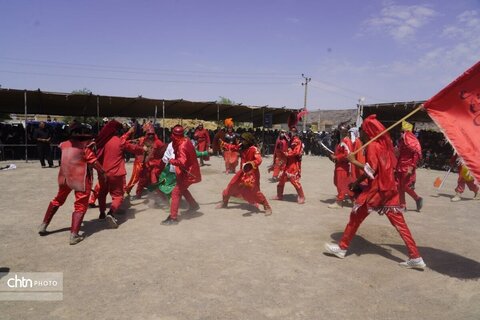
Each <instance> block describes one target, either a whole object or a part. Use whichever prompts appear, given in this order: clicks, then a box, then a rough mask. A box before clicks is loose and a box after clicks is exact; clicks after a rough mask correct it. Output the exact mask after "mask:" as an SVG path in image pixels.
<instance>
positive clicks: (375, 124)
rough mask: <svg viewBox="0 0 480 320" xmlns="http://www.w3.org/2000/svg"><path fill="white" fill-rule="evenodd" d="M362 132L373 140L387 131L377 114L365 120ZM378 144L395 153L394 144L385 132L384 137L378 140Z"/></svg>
mask: <svg viewBox="0 0 480 320" xmlns="http://www.w3.org/2000/svg"><path fill="white" fill-rule="evenodd" d="M362 130H363V131H364V132H365V133H366V134H367V136H368V137H369V138H370V139H372V138H373V137H376V136H377V135H378V134H379V133H380V132H383V131H385V127H384V126H383V124H381V123H380V121H378V120H377V115H376V114H371V115H369V116H368V117H367V118H365V120H363V124H362ZM377 142H378V143H380V144H381V145H382V146H383V147H385V148H387V149H389V150H392V151H393V143H392V139H391V138H390V135H389V134H388V133H387V132H385V133H384V134H383V135H382V136H380V137H379V138H378V139H377Z"/></svg>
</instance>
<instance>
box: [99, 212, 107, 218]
mask: <svg viewBox="0 0 480 320" xmlns="http://www.w3.org/2000/svg"><path fill="white" fill-rule="evenodd" d="M106 217H107V215H106V214H105V212H100V215H99V216H98V219H100V220H105V218H106Z"/></svg>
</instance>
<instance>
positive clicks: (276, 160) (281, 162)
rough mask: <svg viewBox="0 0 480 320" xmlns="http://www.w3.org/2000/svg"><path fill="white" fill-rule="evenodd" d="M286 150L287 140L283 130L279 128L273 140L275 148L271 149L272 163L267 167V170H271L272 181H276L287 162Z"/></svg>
mask: <svg viewBox="0 0 480 320" xmlns="http://www.w3.org/2000/svg"><path fill="white" fill-rule="evenodd" d="M287 151H288V141H287V137H286V132H285V130H281V131H280V134H279V135H278V138H277V141H276V142H275V149H274V151H273V165H272V166H271V167H270V168H268V172H270V171H273V175H272V181H278V177H279V175H280V174H281V173H283V171H285V166H286V164H287V157H286V155H285V154H286V152H287Z"/></svg>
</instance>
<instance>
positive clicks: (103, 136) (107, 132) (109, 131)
mask: <svg viewBox="0 0 480 320" xmlns="http://www.w3.org/2000/svg"><path fill="white" fill-rule="evenodd" d="M121 129H122V124H121V123H120V122H118V121H115V120H112V121H110V122H108V123H107V124H106V125H105V126H104V127H103V128H102V130H100V132H99V133H98V136H97V138H96V139H95V143H96V145H97V148H98V149H103V147H104V146H105V144H106V143H107V142H108V140H110V139H111V138H112V137H113V136H114V135H115V134H116V133H117V131H118V130H121Z"/></svg>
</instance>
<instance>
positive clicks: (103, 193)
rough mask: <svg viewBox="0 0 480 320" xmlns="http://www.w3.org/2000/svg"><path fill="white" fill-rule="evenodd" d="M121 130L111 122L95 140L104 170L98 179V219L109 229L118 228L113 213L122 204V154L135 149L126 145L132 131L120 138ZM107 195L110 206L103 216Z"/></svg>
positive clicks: (124, 175) (124, 171)
mask: <svg viewBox="0 0 480 320" xmlns="http://www.w3.org/2000/svg"><path fill="white" fill-rule="evenodd" d="M122 128H123V126H122V124H121V123H120V122H117V121H115V120H112V121H110V122H108V123H107V124H106V125H105V126H104V127H103V128H102V130H101V131H100V132H99V134H98V137H97V138H96V139H95V142H96V144H97V156H98V160H99V161H100V163H101V164H102V167H103V169H104V170H105V174H104V175H103V176H99V178H98V182H99V184H100V190H99V192H98V206H99V209H100V216H99V219H105V218H106V219H107V222H108V225H109V226H110V228H117V227H118V224H117V220H116V219H115V213H116V212H117V211H118V209H119V208H120V206H121V205H122V202H123V192H124V188H125V177H126V175H127V171H126V170H125V158H124V152H125V151H128V152H134V148H135V147H134V146H133V145H129V144H128V143H126V137H127V136H128V135H129V134H130V133H131V132H133V129H130V131H128V132H127V133H126V134H125V135H123V136H122V137H121V138H120V137H119V135H120V132H121V130H122ZM107 194H110V196H111V197H112V204H111V205H110V210H109V212H108V214H107V215H105V210H106V199H107Z"/></svg>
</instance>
